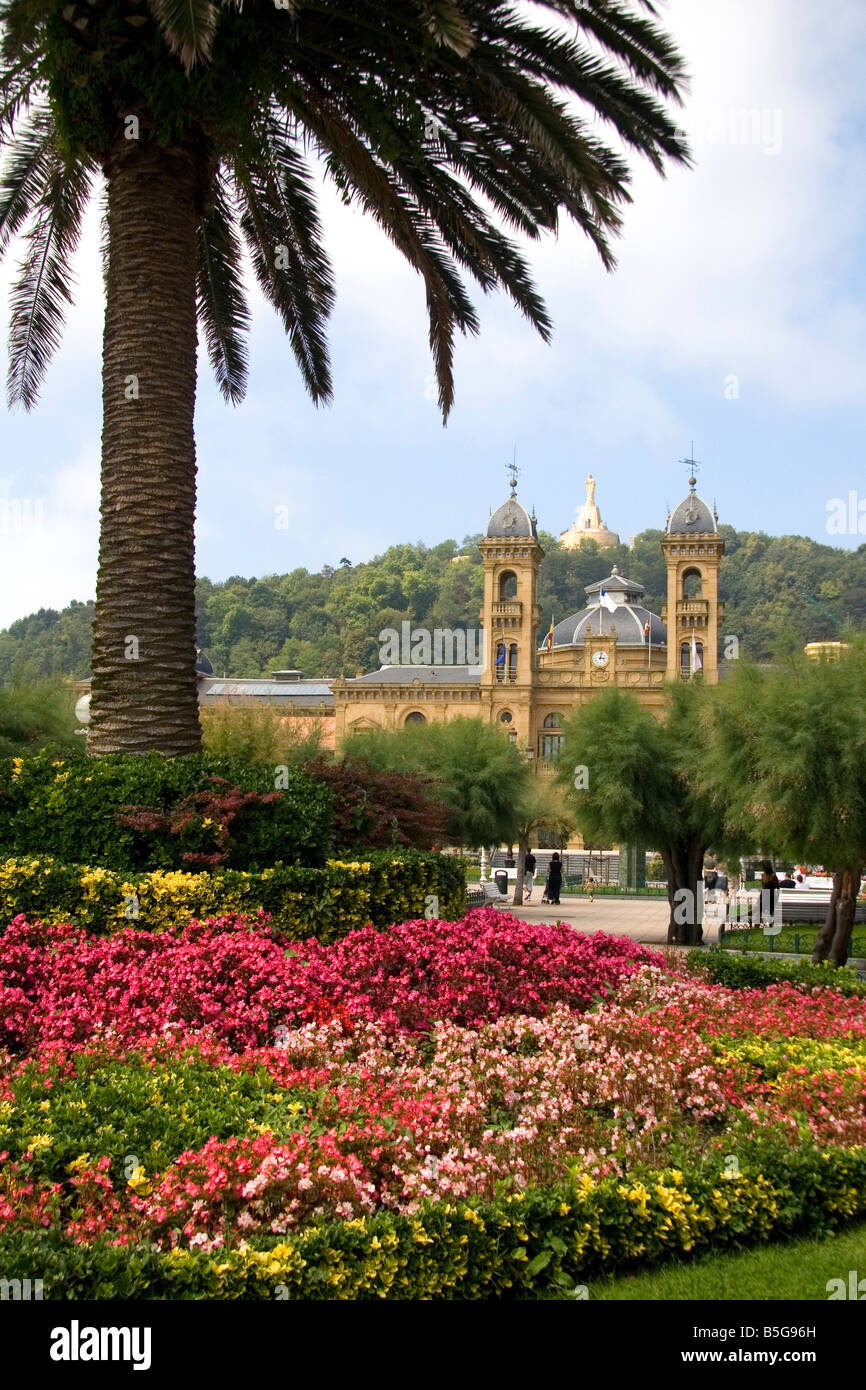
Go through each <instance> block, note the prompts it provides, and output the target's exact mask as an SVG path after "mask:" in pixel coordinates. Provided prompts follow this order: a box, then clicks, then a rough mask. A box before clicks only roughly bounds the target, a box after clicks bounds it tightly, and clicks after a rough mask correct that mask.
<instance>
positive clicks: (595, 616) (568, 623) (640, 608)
mask: <svg viewBox="0 0 866 1390" xmlns="http://www.w3.org/2000/svg"><path fill="white" fill-rule="evenodd" d="M644 592H645V590H644V586H643V584H639V583H638V582H637V580H636V579H629V578H627V576H626V575H624V574H620V572H619V570H618V569H617V567H616V565H614V567H613V569H612V571H611V573H610V574H609V575H608V577H607V579H599V580H598V581H597V583H595V584H587V586H586V593H587V594H588V595H589V596H590V598H591V599H592V598H594V600H595V601H594V602H591V603H590V604H589V605H588V607H586V608H581V610H580V612H579V613H572V614H571V615H570V617H568V618H563V619H562V621H561V622H559V623H557V624H556V626H555V627H554V629H553V645H554V647H582V646H583V645H584V643H585V641H586V638H587V635H588V634H589V633H592V635H593V636H598V635H599V634H601V635H610V631H611V628H612V627H615V628H616V641H617V646H622V647H645V646H647V644H648V640H649V642H651V643H652V645H653V646H654V647H664V646H667V640H668V634H667V628H666V627H665V625H664V623H663V622H662V620H661V618H660V617H659V616H658V614H656V613H651V612H650V610H649V609H648V608H645V607H644V605H643V604H642V603H641V599H642V598H643V595H644ZM602 595H604V599H603V598H602ZM609 603H612V604H614V607H613V609H611V608H609V607H608V606H607V605H608V604H609ZM647 623H649V625H650V630H649V639H647V638H646V637H645V636H644V628H645V626H646V624H647ZM540 650H542V651H544V650H545V649H544V647H542V648H541V649H540Z"/></svg>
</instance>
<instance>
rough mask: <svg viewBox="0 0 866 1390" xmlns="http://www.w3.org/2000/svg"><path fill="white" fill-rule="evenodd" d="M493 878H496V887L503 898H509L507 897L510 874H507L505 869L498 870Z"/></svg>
mask: <svg viewBox="0 0 866 1390" xmlns="http://www.w3.org/2000/svg"><path fill="white" fill-rule="evenodd" d="M493 878H494V882H495V883H496V887H497V888H498V889H499V892H500V894H501V895H502V897H503V898H504V897H507V895H508V874H507V873H506V872H505V870H504V869H497V870H496V873H495V874H494V875H493Z"/></svg>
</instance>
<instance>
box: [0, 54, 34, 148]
mask: <svg viewBox="0 0 866 1390" xmlns="http://www.w3.org/2000/svg"><path fill="white" fill-rule="evenodd" d="M36 58H37V55H34V54H29V55H28V56H27V57H26V58H23V59H22V60H21V61H20V62H17V63H12V64H10V66H9V67H7V68H4V69H3V72H2V76H0V138H2V136H3V132H4V131H8V130H11V129H12V128H13V126H14V124H15V121H16V119H17V118H18V116H19V115H20V113H21V111H22V109H26V108H27V106H28V105H29V104H30V102H31V101H32V100H33V94H34V89H37V88H38V85H39V82H38V76H37V72H36Z"/></svg>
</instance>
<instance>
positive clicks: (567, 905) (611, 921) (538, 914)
mask: <svg viewBox="0 0 866 1390" xmlns="http://www.w3.org/2000/svg"><path fill="white" fill-rule="evenodd" d="M502 910H503V911H504V912H512V913H514V915H515V916H516V917H518V918H519V919H520V921H521V922H566V923H567V924H568V925H569V926H571V927H576V928H577V929H578V930H579V931H585V932H596V931H603V932H607V934H608V935H609V936H630V937H631V939H632V941H641V942H643V944H644V945H646V946H655V947H662V946H666V945H667V937H668V919H669V908H668V902H667V898H609V897H602V898H593V900H592V902H590V901H589V899H588V898H585V897H583V896H581V897H564V898H563V899H562V901H561V903H560V906H559V907H551V906H550V905H549V904H548V903H542V902H540V900H539V898H538V897H537V896H536V894H533V896H532V901H531V902H529V903H524V905H523V906H522V907H512V906H511V904H510V903H509V904H508V905H506V906H504V907H503V908H502ZM711 913H712V909H711V908H710V909H709V913H708V915H707V916H705V917H704V941H705V942H706V944H707V945H708V946H715V945H716V943H717V942H718V939H719V923H718V921H717V919H716V918H715V917H714V916H712V915H710V914H711ZM766 954H767V955H770V956H774V957H775V959H776V960H808V956H793V955H787V954H785V953H784V952H782V951H773V952H767V953H766ZM849 965H853V966H854V968H855V970H857V972H858V973H859V974H866V960H861V959H857V958H854V959H852V960H850V961H849Z"/></svg>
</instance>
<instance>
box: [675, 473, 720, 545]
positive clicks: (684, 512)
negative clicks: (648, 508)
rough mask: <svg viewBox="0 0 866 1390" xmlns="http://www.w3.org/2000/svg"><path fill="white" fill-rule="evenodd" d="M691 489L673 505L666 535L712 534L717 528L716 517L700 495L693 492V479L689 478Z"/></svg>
mask: <svg viewBox="0 0 866 1390" xmlns="http://www.w3.org/2000/svg"><path fill="white" fill-rule="evenodd" d="M689 481H690V482H691V489H690V491H689V495H688V497H684V498H683V500H682V502H680V504H679V506H678V507H675V508H674V510H673V513H672V515H671V517H670V518H669V520H668V535H669V536H671V535H676V536H697V535H702V536H703V535H707V534H710V535H712V534H713V532H715V531H716V530H717V529H718V518H717V517H716V516H715V513H714V512H712V511H710V508H709V507H708V506H707V504H706V502H705V501H704V499H703V498H702V497H698V495H697V493H696V492H695V480H694V478H691V479H690V480H689Z"/></svg>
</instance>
